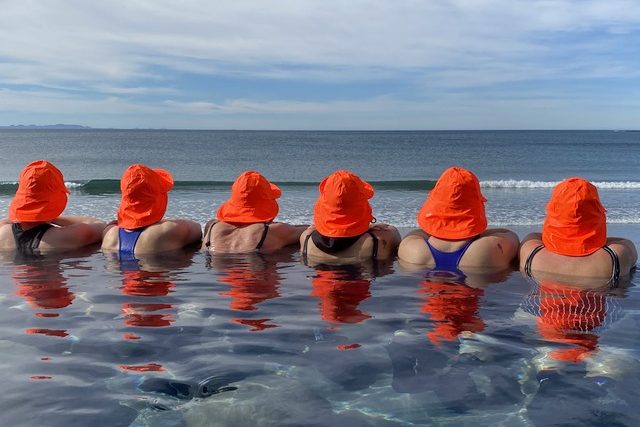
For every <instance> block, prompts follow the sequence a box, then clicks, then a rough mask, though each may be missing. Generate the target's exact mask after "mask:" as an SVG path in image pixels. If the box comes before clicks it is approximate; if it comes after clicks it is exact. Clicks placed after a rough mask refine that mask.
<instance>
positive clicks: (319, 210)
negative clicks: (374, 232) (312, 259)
mask: <svg viewBox="0 0 640 427" xmlns="http://www.w3.org/2000/svg"><path fill="white" fill-rule="evenodd" d="M319 189H320V196H319V197H318V200H317V201H316V204H315V207H314V209H313V224H314V225H315V227H316V229H317V230H318V232H320V234H322V235H323V236H327V237H354V236H358V235H360V234H362V233H364V232H365V231H367V230H368V229H369V224H370V223H371V220H372V219H373V214H372V211H371V205H370V204H369V199H370V198H372V197H373V193H374V192H373V187H371V185H369V183H368V182H366V181H363V180H362V179H360V178H359V177H358V176H356V175H354V174H353V173H351V172H349V171H345V170H339V171H336V172H334V173H332V174H331V175H329V176H328V177H326V178H325V179H324V180H322V182H321V183H320V187H319Z"/></svg>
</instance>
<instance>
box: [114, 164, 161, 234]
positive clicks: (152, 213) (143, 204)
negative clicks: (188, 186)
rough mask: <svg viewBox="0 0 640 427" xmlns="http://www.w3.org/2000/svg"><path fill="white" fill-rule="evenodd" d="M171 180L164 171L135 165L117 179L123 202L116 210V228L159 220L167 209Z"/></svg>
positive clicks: (128, 227)
mask: <svg viewBox="0 0 640 427" xmlns="http://www.w3.org/2000/svg"><path fill="white" fill-rule="evenodd" d="M172 188H173V178H172V177H171V174H170V173H169V172H167V171H166V170H164V169H151V168H149V167H147V166H145V165H141V164H134V165H131V166H129V167H128V168H127V170H126V171H124V174H122V178H121V179H120V191H122V199H121V200H120V207H119V208H118V226H119V227H122V228H126V229H129V230H132V229H135V228H140V227H146V226H148V225H151V224H155V223H156V222H158V221H160V220H161V219H162V217H163V216H164V213H165V211H166V210H167V202H168V197H167V193H168V192H169V190H171V189H172Z"/></svg>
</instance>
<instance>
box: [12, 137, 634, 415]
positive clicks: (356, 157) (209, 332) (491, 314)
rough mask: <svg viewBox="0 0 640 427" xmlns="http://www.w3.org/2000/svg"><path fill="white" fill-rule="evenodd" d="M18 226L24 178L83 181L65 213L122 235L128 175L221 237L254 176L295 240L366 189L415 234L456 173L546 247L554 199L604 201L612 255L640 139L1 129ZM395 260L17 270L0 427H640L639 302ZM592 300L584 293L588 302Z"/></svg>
mask: <svg viewBox="0 0 640 427" xmlns="http://www.w3.org/2000/svg"><path fill="white" fill-rule="evenodd" d="M0 146H1V147H2V155H1V156H0V210H2V211H3V212H6V209H7V206H8V204H9V201H10V200H11V197H12V196H13V193H14V192H15V189H16V184H15V183H16V181H17V177H18V174H19V172H20V170H21V169H22V167H23V166H24V165H25V164H27V163H28V162H30V161H32V160H36V159H40V158H44V159H48V160H50V161H52V162H53V163H55V164H56V165H57V166H58V167H59V168H60V169H61V170H62V172H63V173H64V175H65V181H66V182H67V186H68V187H69V189H70V190H71V197H70V200H69V205H68V207H67V210H66V213H67V214H81V215H93V216H96V217H99V218H102V219H105V220H111V219H113V218H114V217H115V212H116V209H117V204H118V200H119V185H118V179H119V177H120V175H121V174H122V172H123V171H124V169H125V168H126V167H127V166H128V165H130V164H131V163H135V162H141V163H145V164H147V165H149V166H152V167H162V168H165V169H167V170H169V171H170V172H171V173H172V174H173V176H174V179H175V181H176V185H175V187H174V189H173V191H172V192H171V193H170V195H169V199H170V201H169V208H168V213H167V215H168V216H170V217H188V218H192V219H194V220H196V221H199V222H200V223H204V222H205V221H206V220H208V219H210V218H212V217H213V215H214V212H215V210H216V209H217V207H218V205H219V204H220V203H221V202H222V201H224V200H225V199H226V198H227V197H228V194H229V187H230V185H231V182H232V181H233V179H234V178H235V177H236V176H237V175H238V174H240V173H241V172H242V171H243V170H246V169H256V170H259V171H260V172H262V173H263V174H264V175H265V176H267V177H268V178H269V179H271V180H273V181H275V182H277V183H278V184H279V185H280V186H281V188H282V193H283V194H282V198H281V199H280V200H279V202H280V214H279V217H278V219H279V220H281V221H289V222H293V223H309V222H310V221H311V212H312V205H313V202H314V200H315V198H316V196H317V185H318V183H319V181H320V180H321V179H322V178H323V177H324V176H325V175H327V174H329V173H331V172H332V171H334V170H336V169H350V170H352V171H353V172H355V173H357V174H359V175H360V176H361V177H362V178H364V179H366V180H368V181H370V182H371V183H372V185H373V186H374V188H375V190H376V194H375V197H374V199H373V200H372V204H373V207H374V215H375V216H376V217H377V218H378V220H379V221H383V222H388V223H391V224H394V225H396V226H398V227H399V228H401V230H402V232H403V233H406V232H407V231H408V230H410V229H411V228H414V227H416V221H415V215H416V213H417V211H418V209H419V207H420V206H421V204H422V203H423V202H424V199H425V198H426V195H427V192H428V190H429V189H430V188H432V187H433V185H434V183H435V180H436V179H437V178H438V176H439V175H440V173H441V172H442V171H443V170H444V169H446V168H447V167H449V166H453V165H458V166H462V167H466V168H469V169H471V170H472V171H473V172H475V173H476V175H477V176H478V178H479V179H480V181H481V186H482V190H483V193H484V194H485V196H486V197H487V199H488V202H487V205H486V207H487V215H488V218H489V222H490V224H491V225H492V226H501V227H508V228H512V229H514V230H515V231H516V232H517V233H518V234H519V235H520V236H521V237H523V236H524V235H525V234H526V233H528V232H530V231H536V230H539V228H540V225H541V223H542V220H543V218H544V207H545V204H546V202H547V200H548V198H549V195H550V193H551V189H552V187H553V186H554V185H555V184H556V183H557V182H558V181H560V180H562V179H564V178H567V177H570V176H582V177H584V178H587V179H589V180H591V181H593V182H594V183H595V184H596V186H598V188H599V191H600V195H601V198H602V201H603V203H604V205H605V207H606V208H607V217H608V222H609V224H610V225H609V234H610V235H617V236H621V237H627V238H630V239H631V240H633V241H634V242H635V243H636V245H640V226H639V224H640V197H639V196H640V168H639V165H640V132H613V131H500V132H491V131H481V132H480V131H479V132H471V131H464V132H463V131H460V132H456V131H447V132H418V131H416V132H285V131H283V132H277V131H268V132H267V131H171V130H139V131H136V130H69V131H67V130H0ZM428 277H429V276H427V275H426V274H425V271H421V270H419V269H418V270H416V269H412V268H407V267H406V266H403V265H401V264H400V263H399V262H398V261H397V260H393V261H392V262H390V263H388V264H384V265H375V266H374V265H370V264H366V263H365V264H362V265H355V266H349V267H335V266H334V267H329V266H307V265H304V264H303V263H302V262H301V260H300V257H299V256H298V254H297V251H296V249H295V248H292V249H291V250H286V251H283V252H282V253H278V254H274V255H270V256H258V255H256V254H252V255H242V256H205V255H203V254H201V253H199V252H197V250H189V251H184V252H180V253H170V254H163V255H160V256H155V257H147V258H143V259H141V260H140V262H139V263H138V265H133V266H132V265H121V264H120V262H119V261H118V260H117V259H114V258H113V257H110V256H108V255H107V254H103V253H101V252H100V250H99V248H98V247H92V248H87V249H86V250H84V251H82V252H77V253H67V254H60V255H59V256H55V257H47V258H45V259H37V260H20V259H15V257H14V256H13V255H12V254H6V253H5V254H3V253H0V367H1V368H2V372H3V373H4V375H3V380H4V383H5V386H4V390H5V393H4V397H3V398H2V400H1V401H0V402H1V403H0V421H2V422H1V423H0V425H7V426H14V425H15V426H18V425H20V426H21V425H28V426H30V425H47V426H74V425H79V426H84V425H105V426H120V425H122V426H129V425H133V426H210V425H211V426H301V425H310V426H342V425H345V426H372V427H373V426H412V425H445V426H459V425H463V426H464V425H472V426H477V425H504V426H547V425H590V426H600V425H601V426H611V425H617V426H634V425H638V424H640V415H638V411H637V408H638V406H639V405H640V391H639V390H638V384H639V383H640V345H639V344H638V343H639V342H640V332H639V331H640V292H639V291H638V286H636V285H637V284H638V281H637V278H635V277H632V278H630V279H629V280H627V281H625V282H624V283H623V284H621V286H620V287H617V288H615V289H606V288H605V289H594V290H589V291H587V290H579V289H576V288H575V287H572V286H570V284H569V285H567V286H564V285H563V286H551V285H550V284H548V283H535V282H533V281H529V280H526V279H525V278H524V277H523V276H522V275H521V274H520V272H518V271H515V270H508V271H505V272H502V273H500V274H494V275H491V276H482V275H480V276H478V277H471V276H469V277H468V278H467V280H466V282H462V283H461V282H437V281H433V280H431V279H429V278H428ZM576 285H579V283H578V284H576Z"/></svg>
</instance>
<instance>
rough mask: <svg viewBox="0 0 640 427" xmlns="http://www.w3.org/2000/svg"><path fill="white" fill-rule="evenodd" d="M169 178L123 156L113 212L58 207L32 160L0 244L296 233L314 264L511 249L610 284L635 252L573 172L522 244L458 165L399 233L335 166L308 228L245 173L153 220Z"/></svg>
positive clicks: (485, 261) (52, 171) (227, 239)
mask: <svg viewBox="0 0 640 427" xmlns="http://www.w3.org/2000/svg"><path fill="white" fill-rule="evenodd" d="M172 187H173V178H172V177H171V175H170V174H169V172H167V171H165V170H162V169H152V168H149V167H147V166H144V165H141V164H134V165H132V166H130V167H129V168H127V170H126V171H125V172H124V174H123V176H122V178H121V183H120V188H121V191H122V199H121V202H120V206H119V208H118V215H117V220H116V221H113V222H111V223H109V224H106V223H105V222H103V221H100V220H98V219H95V218H90V217H68V216H60V215H61V214H62V212H63V211H64V209H65V207H66V204H67V193H68V190H67V188H66V186H65V184H64V179H63V175H62V173H61V172H60V170H58V169H57V168H56V167H55V166H54V165H53V164H51V163H50V162H47V161H44V160H38V161H35V162H33V163H30V164H29V165H27V166H26V167H25V168H24V170H23V171H22V172H21V174H20V177H19V182H18V190H17V192H16V194H15V197H14V198H13V200H12V201H11V204H10V206H9V217H8V219H6V220H3V221H2V222H0V249H4V250H15V251H17V252H18V253H20V254H24V255H30V254H35V253H46V252H47V251H51V250H61V249H74V248H78V247H81V246H84V245H90V244H94V243H97V242H99V241H102V249H103V250H104V251H109V252H118V253H119V255H120V257H131V258H134V257H135V256H141V255H143V254H151V253H158V252H165V251H170V250H175V249H179V248H181V247H185V246H189V245H191V244H195V243H196V242H199V241H201V242H202V249H203V250H206V251H211V252H214V253H244V252H253V251H258V252H263V253H269V252H274V251H276V250H279V249H281V248H283V247H285V246H289V245H294V244H297V243H299V244H300V251H301V254H302V256H303V258H305V259H313V261H314V262H320V263H321V262H328V263H340V262H352V261H354V260H363V259H374V260H384V259H389V258H391V257H392V256H394V255H395V254H396V253H397V254H398V257H399V259H400V260H401V261H404V262H406V263H409V264H415V265H422V266H427V267H432V268H433V269H436V270H442V271H453V272H456V273H457V272H460V273H461V270H465V269H471V270H474V269H483V270H500V269H505V268H508V267H509V266H510V265H512V263H513V262H514V260H516V259H518V257H519V260H520V267H521V269H522V270H523V271H524V272H525V273H527V274H528V275H531V274H533V272H536V274H542V275H544V274H560V275H564V276H573V277H583V278H592V279H610V280H611V281H612V282H615V281H617V279H618V277H620V276H625V275H628V274H629V273H630V272H631V270H632V269H633V268H634V267H635V264H636V261H637V252H636V249H635V246H634V244H633V243H632V242H631V241H629V240H627V239H623V238H615V237H607V227H606V214H605V209H604V207H603V206H602V204H601V202H600V199H599V196H598V191H597V189H596V188H595V186H593V185H592V184H591V183H589V182H588V181H586V180H584V179H582V178H577V177H574V178H569V179H567V180H565V181H563V182H561V183H560V184H558V185H557V186H556V187H555V188H554V190H553V193H552V196H551V200H550V201H549V203H548V204H547V216H546V218H545V221H544V224H543V228H542V233H533V234H530V235H528V236H526V237H525V239H524V240H523V241H522V242H520V241H519V239H518V236H517V235H516V234H515V233H513V232H512V231H509V230H506V229H489V228H487V218H486V215H485V209H484V203H485V202H486V199H485V198H484V196H483V195H482V193H481V190H480V185H479V181H478V179H477V177H476V176H475V175H474V174H473V173H472V172H470V171H468V170H465V169H463V168H459V167H452V168H449V169H447V170H446V171H444V173H443V174H442V175H441V176H440V178H439V179H438V181H437V183H436V185H435V187H434V188H433V189H432V190H431V191H430V192H429V195H428V197H427V199H426V201H425V202H424V204H423V206H422V208H421V209H420V211H419V212H418V215H417V221H418V224H419V226H420V228H419V229H417V230H414V231H412V232H410V233H408V234H407V235H406V236H405V237H404V239H401V236H400V233H399V232H398V230H397V229H396V228H395V227H393V226H391V225H388V224H381V223H376V220H375V218H374V216H373V212H372V208H371V205H370V204H369V199H371V198H372V197H373V195H374V189H373V188H372V186H371V185H370V184H369V183H367V182H366V181H364V180H362V179H361V178H359V177H358V176H356V175H354V174H353V173H351V172H348V171H343V170H340V171H337V172H334V173H333V174H331V175H329V176H328V177H326V178H325V179H324V180H323V181H322V182H321V183H320V186H319V193H320V194H319V197H318V199H317V201H316V203H315V206H314V217H313V224H312V225H311V226H306V225H291V224H286V223H281V222H274V220H275V219H276V217H277V214H278V203H277V199H278V198H279V197H280V195H281V192H280V189H279V188H278V187H277V186H276V185H275V184H273V183H271V182H269V181H268V180H267V179H266V178H265V177H264V176H262V175H260V174H259V173H258V172H255V171H247V172H244V173H243V174H241V175H240V176H239V177H238V178H237V179H236V181H235V182H234V184H233V186H232V187H231V197H230V198H229V199H228V200H227V201H226V202H224V203H223V204H222V205H221V206H220V207H219V209H218V211H217V215H216V219H214V220H211V221H209V222H208V223H207V224H206V225H205V227H204V233H203V232H202V229H201V226H200V224H198V223H197V222H194V221H191V220H187V219H164V214H165V211H166V208H167V202H168V196H167V194H168V192H169V191H170V190H171V188H172Z"/></svg>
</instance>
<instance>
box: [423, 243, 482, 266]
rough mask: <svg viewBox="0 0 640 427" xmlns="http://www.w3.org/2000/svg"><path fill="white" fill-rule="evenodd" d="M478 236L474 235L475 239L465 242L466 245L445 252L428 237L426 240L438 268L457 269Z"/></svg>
mask: <svg viewBox="0 0 640 427" xmlns="http://www.w3.org/2000/svg"><path fill="white" fill-rule="evenodd" d="M477 238H478V236H476V237H474V238H473V239H470V240H469V241H468V242H467V243H465V244H464V246H462V247H460V248H459V249H457V250H455V251H453V252H443V251H441V250H438V249H436V248H435V247H433V246H432V245H431V243H429V238H428V237H427V238H426V239H424V241H425V243H426V244H427V246H428V247H429V250H430V251H431V256H432V257H433V260H434V262H435V264H436V266H435V268H436V269H443V270H457V269H458V264H460V260H462V257H463V256H464V254H465V252H467V249H469V247H470V246H471V244H472V243H473V242H475V241H476V239H477Z"/></svg>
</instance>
